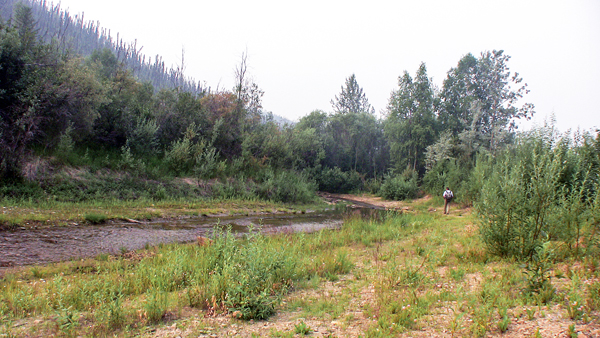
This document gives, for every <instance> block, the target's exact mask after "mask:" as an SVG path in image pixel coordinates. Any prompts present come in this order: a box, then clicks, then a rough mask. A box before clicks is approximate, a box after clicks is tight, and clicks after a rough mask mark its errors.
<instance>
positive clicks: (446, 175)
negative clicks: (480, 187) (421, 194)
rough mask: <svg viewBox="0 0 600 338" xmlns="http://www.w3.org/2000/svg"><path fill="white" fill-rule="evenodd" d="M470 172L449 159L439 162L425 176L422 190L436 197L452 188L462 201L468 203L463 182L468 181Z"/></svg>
mask: <svg viewBox="0 0 600 338" xmlns="http://www.w3.org/2000/svg"><path fill="white" fill-rule="evenodd" d="M468 173H469V170H467V169H466V168H461V167H460V166H459V165H458V164H457V163H456V160H454V159H447V160H444V161H441V162H438V163H437V164H436V165H435V166H434V167H433V168H431V169H430V170H429V171H427V173H426V174H425V176H423V184H422V188H423V190H425V191H426V192H427V193H429V194H431V195H434V196H441V194H442V192H443V191H444V190H445V189H446V187H450V189H451V190H453V192H454V195H455V196H457V197H458V198H460V199H461V200H463V201H465V202H468V200H467V199H466V198H465V197H466V196H465V193H464V192H463V191H464V190H467V189H465V187H463V185H462V182H465V181H466V178H467V177H468Z"/></svg>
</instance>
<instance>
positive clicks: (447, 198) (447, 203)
mask: <svg viewBox="0 0 600 338" xmlns="http://www.w3.org/2000/svg"><path fill="white" fill-rule="evenodd" d="M442 196H443V197H444V215H449V214H450V201H452V198H454V194H453V193H452V190H450V188H448V187H446V191H444V194H443V195H442Z"/></svg>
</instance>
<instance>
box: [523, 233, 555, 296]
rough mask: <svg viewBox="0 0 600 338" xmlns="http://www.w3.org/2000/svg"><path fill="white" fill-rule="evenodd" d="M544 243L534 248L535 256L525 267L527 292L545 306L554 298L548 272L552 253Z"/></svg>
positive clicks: (547, 244)
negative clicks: (535, 296) (534, 295)
mask: <svg viewBox="0 0 600 338" xmlns="http://www.w3.org/2000/svg"><path fill="white" fill-rule="evenodd" d="M549 244H550V243H549V242H546V243H544V244H542V245H540V246H538V247H536V248H535V254H534V255H533V256H532V257H531V259H530V260H529V261H528V262H527V264H526V265H525V271H524V274H525V275H526V276H527V292H528V293H532V294H536V295H537V299H538V301H539V302H541V303H543V304H546V303H548V302H549V301H551V300H552V298H553V297H554V293H555V290H554V287H553V286H552V284H551V283H550V279H551V276H550V272H551V269H552V259H553V258H554V252H553V250H551V249H550V248H549Z"/></svg>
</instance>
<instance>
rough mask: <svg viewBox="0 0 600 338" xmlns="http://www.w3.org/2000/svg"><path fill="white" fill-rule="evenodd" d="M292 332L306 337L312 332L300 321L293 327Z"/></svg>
mask: <svg viewBox="0 0 600 338" xmlns="http://www.w3.org/2000/svg"><path fill="white" fill-rule="evenodd" d="M294 332H296V333H297V334H299V335H302V336H306V335H309V334H310V333H311V332H312V329H311V328H310V326H308V325H307V324H306V323H305V322H304V321H301V322H300V323H298V324H295V325H294Z"/></svg>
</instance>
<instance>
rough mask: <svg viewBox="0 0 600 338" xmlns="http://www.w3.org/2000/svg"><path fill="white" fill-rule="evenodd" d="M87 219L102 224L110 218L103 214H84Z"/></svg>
mask: <svg viewBox="0 0 600 338" xmlns="http://www.w3.org/2000/svg"><path fill="white" fill-rule="evenodd" d="M84 218H85V220H86V221H88V222H90V223H92V224H101V223H104V222H106V220H108V217H106V215H102V214H86V215H85V216H84Z"/></svg>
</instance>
